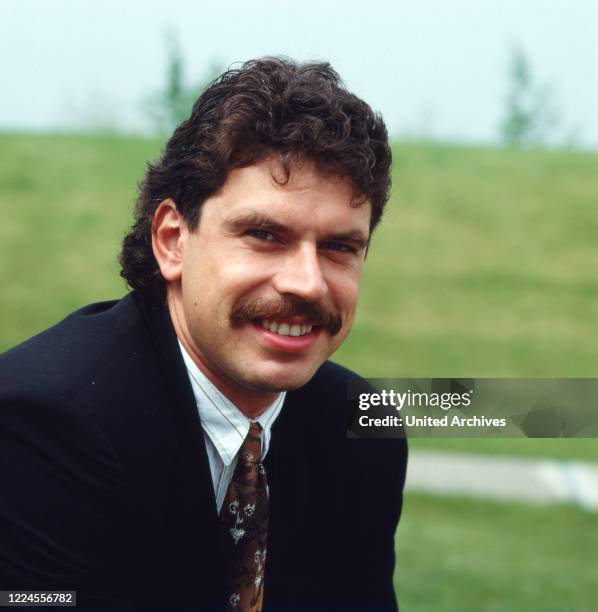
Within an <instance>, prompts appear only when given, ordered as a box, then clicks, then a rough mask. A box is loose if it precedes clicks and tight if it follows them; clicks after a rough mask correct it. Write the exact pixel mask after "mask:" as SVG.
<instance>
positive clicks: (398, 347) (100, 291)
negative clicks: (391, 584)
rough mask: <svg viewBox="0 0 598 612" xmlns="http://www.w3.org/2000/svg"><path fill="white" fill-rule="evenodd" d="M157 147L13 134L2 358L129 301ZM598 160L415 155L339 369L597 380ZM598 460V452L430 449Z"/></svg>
mask: <svg viewBox="0 0 598 612" xmlns="http://www.w3.org/2000/svg"><path fill="white" fill-rule="evenodd" d="M160 146H161V145H160V143H159V142H157V141H150V140H141V139H135V138H123V137H101V136H55V135H47V136H39V135H11V134H4V135H0V156H1V158H2V160H3V163H2V167H1V168H0V214H1V215H2V223H1V224H0V280H1V282H2V292H1V294H0V321H1V324H0V350H4V349H7V348H9V347H10V346H12V345H14V344H16V343H18V342H20V341H21V340H24V339H25V338H27V337H28V336H30V335H32V334H34V333H36V332H37V331H40V330H41V329H43V328H45V327H47V326H48V325H51V324H52V323H54V322H56V321H58V320H60V319H61V318H62V317H63V316H64V315H65V314H66V313H68V312H70V311H71V310H73V309H75V308H77V307H79V306H81V305H83V304H86V303H89V302H92V301H97V300H104V299H109V298H115V297H119V296H121V295H122V294H123V293H124V292H125V287H124V284H123V282H122V281H121V279H120V278H119V275H118V270H119V268H118V264H117V260H116V258H117V254H118V251H119V243H120V240H121V238H122V236H123V234H124V232H125V231H126V228H127V226H128V225H129V223H130V220H131V211H132V207H133V203H134V201H135V196H136V185H137V183H138V181H139V180H140V179H141V177H142V176H143V172H144V168H145V164H146V162H147V160H150V159H154V158H156V156H157V155H159V152H160ZM596 236H598V155H596V154H589V153H576V152H567V151H502V150H497V149H473V148H465V147H449V146H442V145H423V144H414V143H403V144H399V145H397V146H396V147H395V173H394V188H393V197H392V200H391V202H390V204H389V206H388V210H387V212H386V214H385V219H384V221H383V223H382V225H381V226H380V228H379V229H378V230H377V232H376V234H375V236H374V240H373V244H372V248H371V252H370V254H369V256H368V261H367V265H366V271H365V275H364V280H363V288H362V292H361V298H360V306H359V310H358V317H357V322H356V325H355V327H354V330H353V332H352V334H351V336H350V337H349V339H348V341H347V342H346V343H345V345H344V346H343V347H342V349H341V350H340V351H339V352H338V353H337V355H336V357H335V358H336V359H337V360H339V361H340V362H342V363H344V364H346V365H348V366H349V367H351V368H353V369H355V370H357V371H358V372H360V373H362V374H363V375H366V376H376V377H409V376H411V377H443V376H456V377H482V376H505V377H596V376H597V375H598V299H597V298H598V280H597V278H596V270H597V269H598V248H597V246H596ZM413 444H414V445H415V446H418V447H428V446H430V445H433V446H434V447H435V448H439V447H441V448H447V449H456V450H474V451H476V452H490V453H500V452H503V453H510V452H515V453H518V454H525V455H531V456H551V457H552V456H555V457H563V458H567V457H571V458H579V459H586V460H598V449H597V448H596V445H594V444H593V441H591V440H589V441H588V440H471V439H469V440H415V441H414V442H413Z"/></svg>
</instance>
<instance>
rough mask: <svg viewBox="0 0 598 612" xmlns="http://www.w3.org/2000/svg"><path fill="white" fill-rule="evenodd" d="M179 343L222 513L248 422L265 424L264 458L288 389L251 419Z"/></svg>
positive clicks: (246, 432) (263, 425) (218, 506)
mask: <svg viewBox="0 0 598 612" xmlns="http://www.w3.org/2000/svg"><path fill="white" fill-rule="evenodd" d="M179 346H180V348H181V353H182V355H183V359H184V361H185V365H186V366H187V373H188V374H189V380H190V381H191V386H192V387H193V393H194V394H195V401H196V402H197V410H198V412H199V419H200V421H201V426H202V427H203V435H204V439H205V441H206V448H207V451H208V459H209V461H210V471H211V473H212V483H213V485H214V494H215V496H216V507H217V509H218V512H219V513H220V508H221V507H222V504H223V502H224V498H225V496H226V491H227V489H228V485H229V483H230V481H231V479H232V477H233V473H234V471H235V466H236V465H237V455H238V453H239V449H240V448H241V445H242V444H243V441H244V440H245V438H246V437H247V434H248V433H249V424H250V423H252V422H257V423H259V424H260V425H261V426H262V458H264V457H265V456H266V453H267V452H268V447H269V445H270V436H271V428H272V424H273V423H274V421H275V420H276V417H277V416H278V414H279V412H280V409H281V408H282V404H283V402H284V398H285V396H286V392H282V393H280V395H279V396H278V397H277V398H276V399H275V400H274V402H273V403H272V404H271V405H270V406H269V407H268V408H267V409H266V410H265V411H264V412H262V414H261V415H260V416H259V417H257V418H256V419H249V418H248V417H246V416H245V415H244V414H243V413H242V412H241V411H240V410H239V409H238V408H237V407H236V406H235V405H234V404H233V403H232V402H231V401H230V400H229V399H228V398H227V397H226V396H225V395H224V394H223V393H221V392H220V391H219V390H218V389H217V388H216V387H215V386H214V384H213V383H212V382H211V381H210V380H209V379H208V378H207V377H206V375H205V374H204V373H203V372H202V371H201V370H200V369H199V368H198V367H197V365H195V363H194V361H193V359H191V357H190V355H189V353H187V351H186V350H185V347H184V346H183V345H182V344H181V341H180V340H179Z"/></svg>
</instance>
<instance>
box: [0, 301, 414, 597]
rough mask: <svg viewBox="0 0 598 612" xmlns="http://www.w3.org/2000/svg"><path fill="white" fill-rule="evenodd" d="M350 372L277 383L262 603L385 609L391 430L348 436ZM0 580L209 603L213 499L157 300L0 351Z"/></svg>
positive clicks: (112, 307) (96, 311)
mask: <svg viewBox="0 0 598 612" xmlns="http://www.w3.org/2000/svg"><path fill="white" fill-rule="evenodd" d="M349 377H353V378H354V377H355V374H352V373H351V372H349V371H348V370H346V369H344V368H341V367H340V366H338V365H335V364H332V363H325V364H324V365H323V366H322V367H321V368H320V369H319V371H318V372H317V373H316V375H315V376H314V378H313V379H312V380H311V381H310V382H309V383H308V384H307V385H305V386H304V387H303V388H301V389H299V390H297V391H293V392H289V393H288V394H287V398H286V401H285V404H284V406H283V409H282V411H281V414H280V415H279V417H278V419H277V421H276V422H275V424H274V426H273V430H272V442H271V446H270V450H269V452H268V455H267V457H266V461H265V464H266V469H267V475H268V481H269V486H270V527H269V533H268V556H267V565H266V576H265V602H264V606H265V609H290V608H296V609H305V608H320V609H330V608H341V609H346V608H356V609H358V608H361V609H376V608H379V609H395V607H396V602H395V597H394V593H393V586H392V574H393V567H394V532H395V528H396V525H397V522H398V519H399V515H400V510H401V500H402V489H403V484H404V478H405V468H406V460H407V457H406V444H405V441H404V440H388V439H385V440H360V439H357V440H355V439H347V436H346V408H345V404H346V400H345V398H346V381H347V379H348V378H349ZM0 485H1V489H2V492H1V496H0V589H2V590H10V589H37V590H42V589H43V590H47V589H63V590H64V589H69V590H71V589H72V590H77V592H78V605H80V606H98V607H99V606H109V607H141V608H143V607H153V606H162V607H168V608H176V607H191V608H201V609H212V608H218V607H219V606H220V605H221V603H222V601H223V588H222V578H221V569H220V564H221V562H220V558H219V552H218V522H217V513H216V503H215V499H214V493H213V486H212V481H211V476H210V469H209V463H208V459H207V454H206V449H205V444H204V438H203V433H202V429H201V424H200V422H199V418H198V413H197V408H196V404H195V399H194V396H193V392H192V389H191V386H190V383H189V380H188V377H187V373H186V370H185V366H184V363H183V361H182V357H181V354H180V351H179V348H178V346H177V340H176V335H175V333H174V330H173V327H172V324H171V321H170V317H169V315H168V312H167V311H166V309H165V308H163V307H161V306H158V305H152V304H150V303H149V302H146V301H144V300H143V299H142V298H141V297H140V296H138V295H136V294H135V293H132V294H129V295H128V296H126V297H125V298H123V299H122V300H120V301H119V302H104V303H100V304H94V305H91V306H87V307H86V308H83V309H81V310H79V311H77V312H75V313H73V314H72V315H70V316H69V317H67V318H66V319H65V320H64V321H62V322H61V323H59V324H58V325H56V326H55V327H53V328H51V329H49V330H47V331H45V332H43V333H41V334H40V335H38V336H36V337H34V338H32V339H30V340H28V341H27V342H25V343H23V344H21V345H19V346H18V347H16V348H14V349H12V350H11V351H8V352H7V353H5V354H4V355H3V356H1V357H0Z"/></svg>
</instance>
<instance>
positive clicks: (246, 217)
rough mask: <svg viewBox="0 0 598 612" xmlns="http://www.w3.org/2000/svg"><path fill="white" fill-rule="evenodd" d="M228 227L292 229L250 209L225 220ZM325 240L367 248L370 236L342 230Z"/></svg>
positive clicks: (234, 228)
mask: <svg viewBox="0 0 598 612" xmlns="http://www.w3.org/2000/svg"><path fill="white" fill-rule="evenodd" d="M225 225H226V227H227V228H228V229H229V231H232V232H240V231H242V230H244V229H247V228H248V227H254V228H257V229H263V230H269V231H273V232H288V231H291V229H290V228H289V227H287V226H285V225H282V224H280V223H278V222H277V221H275V220H274V219H272V217H269V216H268V215H266V214H264V213H262V212H258V211H249V212H247V213H245V214H242V215H239V216H238V217H233V218H232V219H227V220H226V221H225ZM324 241H325V242H332V241H335V242H336V241H338V242H352V243H353V244H355V245H356V246H357V247H358V248H360V249H367V247H368V244H369V238H368V237H367V236H364V234H363V232H361V231H359V230H355V231H349V232H341V233H338V234H330V235H328V236H326V238H325V239H324Z"/></svg>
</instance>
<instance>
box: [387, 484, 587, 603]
mask: <svg viewBox="0 0 598 612" xmlns="http://www.w3.org/2000/svg"><path fill="white" fill-rule="evenodd" d="M596 567H598V521H597V520H596V515H595V514H591V513H588V512H584V511H583V510H580V509H577V508H569V507H563V506H549V507H542V506H539V507H535V506H524V505H519V504H511V503H495V502H482V501H479V500H475V501H473V500H469V499H460V498H435V497H431V496H425V495H408V496H407V497H406V499H405V506H404V510H403V517H402V519H401V523H400V525H399V529H398V531H397V572H396V579H395V589H396V592H397V595H398V599H399V603H400V605H401V609H402V610H405V611H406V612H418V611H423V612H429V611H430V610H433V611H434V612H448V611H449V610H450V611H458V612H463V611H465V610H474V611H475V612H498V611H504V610H508V611H509V612H516V611H521V612H538V611H540V610H542V611H548V610H553V611H557V610H558V611H559V612H564V611H567V610H570V611H576V612H581V611H588V612H589V611H591V610H596V602H598V580H596Z"/></svg>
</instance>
